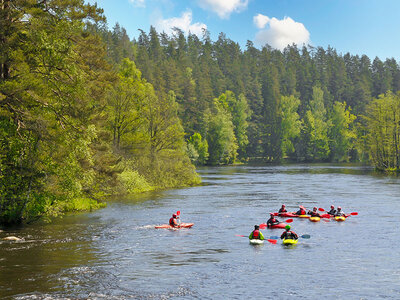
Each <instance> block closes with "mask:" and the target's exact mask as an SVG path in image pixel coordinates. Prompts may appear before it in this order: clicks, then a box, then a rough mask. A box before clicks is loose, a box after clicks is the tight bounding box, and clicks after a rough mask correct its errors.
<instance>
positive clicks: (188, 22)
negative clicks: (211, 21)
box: [155, 11, 207, 36]
mask: <svg viewBox="0 0 400 300" xmlns="http://www.w3.org/2000/svg"><path fill="white" fill-rule="evenodd" d="M192 20H193V19H192V12H191V11H187V12H184V13H182V16H181V17H180V18H170V19H159V20H158V21H157V22H156V25H155V27H156V29H157V31H159V32H162V31H164V32H165V33H167V34H171V33H172V28H174V27H178V28H179V29H181V30H182V31H184V32H185V33H186V34H187V33H189V31H190V32H191V33H193V34H196V35H197V36H201V35H202V33H203V28H204V29H207V25H206V24H203V23H194V24H192Z"/></svg>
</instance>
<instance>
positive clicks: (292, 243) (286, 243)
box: [282, 239, 298, 245]
mask: <svg viewBox="0 0 400 300" xmlns="http://www.w3.org/2000/svg"><path fill="white" fill-rule="evenodd" d="M297 241H298V240H292V239H284V240H283V242H282V243H283V244H284V245H296V244H297Z"/></svg>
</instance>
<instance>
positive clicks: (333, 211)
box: [328, 205, 336, 216]
mask: <svg viewBox="0 0 400 300" xmlns="http://www.w3.org/2000/svg"><path fill="white" fill-rule="evenodd" d="M328 214H329V215H331V216H334V215H335V214H336V209H335V207H334V206H333V205H331V210H330V211H328Z"/></svg>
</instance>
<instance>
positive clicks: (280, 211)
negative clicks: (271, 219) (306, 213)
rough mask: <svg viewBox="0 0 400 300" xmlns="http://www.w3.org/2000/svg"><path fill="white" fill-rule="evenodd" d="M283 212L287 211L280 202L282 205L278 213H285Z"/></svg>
mask: <svg viewBox="0 0 400 300" xmlns="http://www.w3.org/2000/svg"><path fill="white" fill-rule="evenodd" d="M285 212H287V210H286V208H285V204H282V207H281V208H280V209H279V211H278V213H285Z"/></svg>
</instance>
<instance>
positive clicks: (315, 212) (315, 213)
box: [307, 207, 321, 218]
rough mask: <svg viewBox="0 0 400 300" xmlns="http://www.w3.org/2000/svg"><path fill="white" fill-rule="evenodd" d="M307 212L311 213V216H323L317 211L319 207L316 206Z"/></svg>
mask: <svg viewBox="0 0 400 300" xmlns="http://www.w3.org/2000/svg"><path fill="white" fill-rule="evenodd" d="M307 214H308V215H310V216H311V217H318V218H321V215H320V214H319V213H318V212H317V208H316V207H314V208H313V210H310V211H308V213H307Z"/></svg>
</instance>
